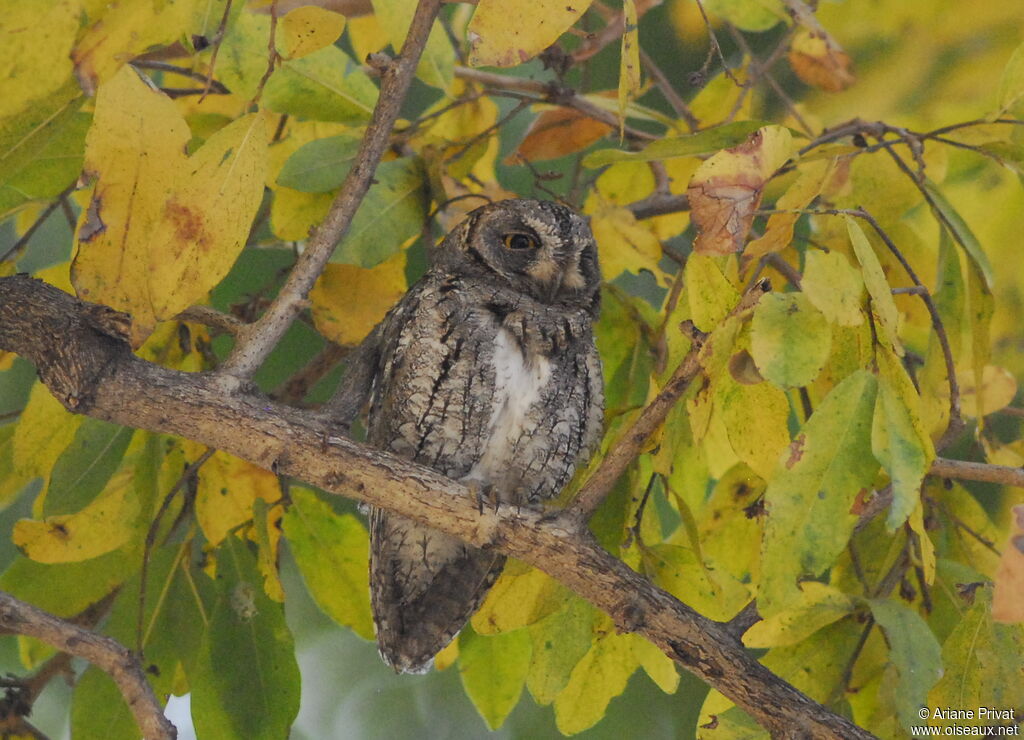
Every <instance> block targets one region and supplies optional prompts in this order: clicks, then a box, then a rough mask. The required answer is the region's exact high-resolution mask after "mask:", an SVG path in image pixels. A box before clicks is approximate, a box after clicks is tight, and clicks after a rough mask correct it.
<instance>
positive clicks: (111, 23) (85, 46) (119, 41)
mask: <svg viewBox="0 0 1024 740" xmlns="http://www.w3.org/2000/svg"><path fill="white" fill-rule="evenodd" d="M206 5H207V1H206V0H170V1H167V2H153V1H152V0H150V1H149V2H119V3H104V4H103V5H102V6H100V7H102V8H103V11H102V14H99V13H97V14H96V15H93V14H90V18H89V20H90V21H92V25H90V26H89V28H88V29H86V31H85V33H83V34H82V36H81V38H80V39H79V41H78V44H77V45H76V46H75V49H74V51H73V52H72V54H71V58H72V59H73V60H74V62H75V73H76V74H77V75H78V79H79V81H80V82H81V83H82V87H83V89H85V90H86V92H89V93H91V92H92V91H94V90H95V89H96V87H97V86H98V85H102V84H103V83H104V82H106V81H107V80H109V79H111V78H112V77H114V75H115V74H116V73H117V72H118V70H120V69H121V67H122V66H123V65H124V64H125V62H128V61H130V60H131V59H133V58H134V57H136V56H138V55H139V54H141V53H142V52H144V51H146V49H148V48H149V47H151V46H159V45H162V44H167V43H170V42H172V41H176V40H177V39H178V38H180V37H182V36H186V35H187V33H188V31H189V29H190V27H191V25H192V22H193V20H194V19H195V18H196V17H197V15H198V14H200V13H202V14H205V10H206Z"/></svg>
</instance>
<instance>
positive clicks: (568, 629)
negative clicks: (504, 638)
mask: <svg viewBox="0 0 1024 740" xmlns="http://www.w3.org/2000/svg"><path fill="white" fill-rule="evenodd" d="M596 618H597V612H596V610H595V609H594V607H593V606H591V605H590V604H589V603H587V602H586V601H584V600H583V599H580V598H579V597H576V596H572V597H570V598H569V603H568V604H567V605H566V606H565V607H564V608H563V609H561V610H560V611H558V612H556V613H555V614H552V615H551V616H549V617H547V618H546V619H543V620H541V621H540V622H537V623H536V624H531V625H530V626H529V627H528V628H527V631H528V632H529V635H530V642H531V644H532V646H533V649H532V654H531V659H530V668H529V671H528V673H527V675H526V686H527V688H528V689H529V690H530V694H531V695H532V696H533V698H534V699H535V700H536V701H537V703H538V704H550V703H551V702H553V701H554V700H555V697H556V696H558V694H559V693H561V691H562V689H564V688H565V686H566V684H568V683H569V676H570V675H571V674H572V669H573V668H575V667H576V664H577V663H579V662H580V660H581V659H582V658H583V656H584V655H586V654H587V651H588V650H590V647H591V644H592V643H593V640H594V630H593V624H594V620H595V619H596Z"/></svg>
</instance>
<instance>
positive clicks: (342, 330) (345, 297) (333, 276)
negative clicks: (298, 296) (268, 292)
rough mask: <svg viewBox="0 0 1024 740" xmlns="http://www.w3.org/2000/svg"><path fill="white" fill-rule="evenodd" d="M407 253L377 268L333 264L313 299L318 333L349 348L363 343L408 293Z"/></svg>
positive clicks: (317, 286) (321, 278)
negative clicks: (406, 274) (406, 275)
mask: <svg viewBox="0 0 1024 740" xmlns="http://www.w3.org/2000/svg"><path fill="white" fill-rule="evenodd" d="M405 260H406V253H405V252H399V253H398V254H396V255H395V256H394V257H391V258H390V259H388V260H386V261H385V262H382V263H381V264H379V265H377V266H376V267H371V268H364V267H357V266H356V265H342V264H335V263H331V264H329V265H327V267H326V269H325V270H324V271H323V273H322V274H321V275H320V278H319V279H318V280H317V281H316V285H314V286H313V290H312V291H310V294H309V299H310V301H311V302H312V304H313V321H314V322H315V323H316V328H317V331H319V332H320V333H321V334H323V335H324V336H325V337H327V338H328V339H330V340H332V341H334V342H337V343H338V344H341V345H345V346H352V345H356V344H359V342H361V341H362V340H363V338H364V337H365V336H366V335H367V334H369V333H370V331H371V330H372V329H373V327H375V326H376V325H377V324H378V323H379V322H380V321H381V319H383V318H384V314H386V313H387V312H388V309H390V308H391V307H392V306H393V305H395V304H396V303H397V302H398V300H399V299H400V298H401V297H402V296H403V295H404V294H405V289H406V281H405Z"/></svg>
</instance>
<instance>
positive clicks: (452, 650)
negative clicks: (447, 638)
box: [434, 640, 459, 671]
mask: <svg viewBox="0 0 1024 740" xmlns="http://www.w3.org/2000/svg"><path fill="white" fill-rule="evenodd" d="M458 659H459V641H458V640H452V641H451V642H449V643H448V644H447V645H445V646H444V647H443V648H441V652H439V653H438V654H437V655H435V656H434V670H436V671H443V670H446V669H448V668H451V667H452V665H454V664H455V661H457V660H458Z"/></svg>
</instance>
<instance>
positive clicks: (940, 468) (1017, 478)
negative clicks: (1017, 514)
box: [928, 457, 1024, 488]
mask: <svg viewBox="0 0 1024 740" xmlns="http://www.w3.org/2000/svg"><path fill="white" fill-rule="evenodd" d="M928 474H929V475H937V476H939V477H942V478H955V479H956V480H974V481H979V482H981V483H998V484H1000V485H1003V486H1016V487H1018V488H1024V468H1012V467H1010V466H1009V465H993V464H992V463H979V462H969V461H967V460H950V459H948V458H945V457H937V458H935V460H934V462H932V466H931V468H929V470H928Z"/></svg>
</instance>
